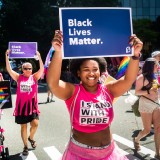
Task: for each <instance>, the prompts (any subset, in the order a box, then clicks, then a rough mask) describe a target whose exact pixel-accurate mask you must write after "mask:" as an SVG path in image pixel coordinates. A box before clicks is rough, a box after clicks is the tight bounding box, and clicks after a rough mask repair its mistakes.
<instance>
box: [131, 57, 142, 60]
mask: <svg viewBox="0 0 160 160" xmlns="http://www.w3.org/2000/svg"><path fill="white" fill-rule="evenodd" d="M140 58H141V57H140V56H139V57H136V56H132V59H133V60H140Z"/></svg>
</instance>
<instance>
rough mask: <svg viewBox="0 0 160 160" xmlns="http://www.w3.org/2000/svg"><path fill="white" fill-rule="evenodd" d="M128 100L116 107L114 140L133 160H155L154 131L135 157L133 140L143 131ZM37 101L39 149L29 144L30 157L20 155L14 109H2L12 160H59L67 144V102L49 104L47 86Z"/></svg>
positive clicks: (120, 101) (20, 142) (40, 90)
mask: <svg viewBox="0 0 160 160" xmlns="http://www.w3.org/2000/svg"><path fill="white" fill-rule="evenodd" d="M12 93H13V94H12V102H13V106H14V104H15V98H16V95H15V94H14V93H15V91H14V89H12ZM125 98H127V95H123V96H122V97H120V98H119V99H118V100H117V102H115V104H114V110H115V118H114V121H113V124H112V126H111V130H112V133H113V138H114V140H115V141H116V143H117V144H118V145H119V147H120V148H121V149H122V150H123V151H124V153H125V154H126V155H127V157H128V158H129V159H130V160H138V159H146V160H153V157H154V154H155V152H154V141H153V132H151V133H150V135H148V136H147V137H146V138H144V139H143V140H142V141H141V145H142V147H141V148H142V149H141V151H140V152H139V153H138V154H134V150H133V143H132V137H133V136H135V135H136V134H137V133H138V131H139V130H140V129H141V127H142V123H141V119H140V118H136V117H135V116H134V114H133V113H132V111H131V107H130V105H128V104H126V103H125V101H124V100H125ZM38 99H39V109H40V111H41V115H40V121H39V128H38V130H37V133H36V136H35V140H36V141H37V145H38V146H37V148H36V150H32V149H31V146H30V145H29V147H30V153H29V156H28V157H24V156H22V155H21V152H22V149H23V144H22V141H21V139H20V126H19V125H17V124H15V123H14V117H13V116H12V114H13V110H14V108H10V109H5V110H3V111H4V114H3V115H2V117H1V126H2V127H3V128H4V129H5V134H4V135H5V141H4V144H5V146H6V147H8V148H9V152H10V160H58V158H59V157H60V156H61V154H62V153H63V151H64V148H65V146H66V145H67V141H68V139H69V133H70V122H69V116H68V112H67V109H66V108H65V106H64V105H65V104H64V102H63V101H61V100H59V99H58V98H56V97H54V99H55V102H51V103H46V99H47V93H46V89H45V84H40V85H39V94H38ZM28 130H29V129H28ZM147 155H148V156H147Z"/></svg>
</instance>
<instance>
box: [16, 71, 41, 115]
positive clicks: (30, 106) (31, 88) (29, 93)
mask: <svg viewBox="0 0 160 160" xmlns="http://www.w3.org/2000/svg"><path fill="white" fill-rule="evenodd" d="M37 92H38V85H37V81H36V80H35V79H34V77H33V75H30V76H29V77H25V76H24V75H23V74H21V75H20V76H19V78H18V82H17V92H16V93H17V98H16V107H15V110H14V114H13V115H14V116H19V115H21V116H28V115H32V114H33V113H37V114H39V113H40V112H39V110H38V101H37Z"/></svg>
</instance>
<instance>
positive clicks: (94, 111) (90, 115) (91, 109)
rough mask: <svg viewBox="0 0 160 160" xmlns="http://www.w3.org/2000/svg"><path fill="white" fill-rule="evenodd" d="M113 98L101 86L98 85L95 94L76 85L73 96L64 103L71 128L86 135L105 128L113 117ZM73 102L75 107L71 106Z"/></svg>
mask: <svg viewBox="0 0 160 160" xmlns="http://www.w3.org/2000/svg"><path fill="white" fill-rule="evenodd" d="M79 89H80V90H79ZM78 90H79V93H78ZM77 93H78V96H77V98H76V100H75V97H76V95H77ZM113 98H114V97H113V95H111V94H110V93H109V91H108V90H107V88H106V87H105V86H103V85H102V84H98V90H97V93H96V94H92V93H90V92H88V91H86V90H85V88H84V87H83V85H82V84H80V85H76V89H75V92H74V94H73V96H72V97H71V98H69V99H68V100H66V101H65V103H66V105H67V108H68V111H69V113H70V118H71V122H72V125H73V128H74V129H76V130H78V131H81V132H86V133H92V132H97V131H100V130H103V129H105V128H107V127H108V126H109V125H110V124H111V122H112V120H113V117H114V112H113V106H112V101H113ZM74 100H75V106H73V103H74ZM71 106H72V107H71ZM72 114H73V116H72ZM72 117H73V118H72Z"/></svg>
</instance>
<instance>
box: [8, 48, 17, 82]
mask: <svg viewBox="0 0 160 160" xmlns="http://www.w3.org/2000/svg"><path fill="white" fill-rule="evenodd" d="M9 54H10V50H9V49H8V50H7V51H6V69H7V71H8V73H9V75H10V76H11V77H12V79H13V80H15V81H16V82H17V80H18V78H19V73H17V72H15V71H14V70H12V68H11V65H10V62H9V58H8V56H9Z"/></svg>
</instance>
